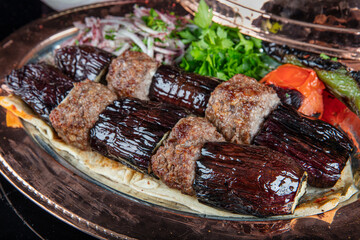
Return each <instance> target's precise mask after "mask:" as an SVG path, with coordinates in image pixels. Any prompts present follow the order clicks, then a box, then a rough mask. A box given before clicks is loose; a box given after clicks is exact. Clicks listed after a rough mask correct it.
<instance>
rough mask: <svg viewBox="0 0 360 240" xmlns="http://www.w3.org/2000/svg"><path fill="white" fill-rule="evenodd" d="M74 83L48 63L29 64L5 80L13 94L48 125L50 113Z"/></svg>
mask: <svg viewBox="0 0 360 240" xmlns="http://www.w3.org/2000/svg"><path fill="white" fill-rule="evenodd" d="M73 83H74V80H72V79H71V78H69V77H68V76H66V75H65V74H63V73H62V72H61V71H60V70H59V69H57V68H56V67H53V66H51V65H49V64H46V63H36V64H27V65H25V66H23V67H22V68H20V69H16V70H13V71H12V72H11V73H10V74H9V75H8V76H6V78H5V84H6V85H7V86H8V87H9V88H10V89H11V90H12V91H13V94H14V95H16V96H18V97H20V98H21V99H22V100H23V101H24V102H25V103H27V104H28V105H29V106H30V107H31V108H32V109H33V110H34V111H35V112H36V113H38V114H39V115H40V117H41V118H42V119H44V120H45V121H47V122H48V123H50V120H49V114H50V112H51V111H52V110H53V109H54V108H55V107H57V106H58V105H59V104H60V102H61V101H62V100H63V99H64V98H65V97H66V96H67V95H68V93H69V92H70V90H71V89H72V88H73V86H74V85H73Z"/></svg>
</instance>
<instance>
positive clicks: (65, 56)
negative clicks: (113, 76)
mask: <svg viewBox="0 0 360 240" xmlns="http://www.w3.org/2000/svg"><path fill="white" fill-rule="evenodd" d="M114 57H115V55H113V54H112V53H109V52H107V51H105V50H102V49H100V48H97V47H93V46H87V45H80V46H67V47H63V48H60V49H58V50H57V51H56V53H55V64H56V66H57V67H58V68H59V69H61V71H63V73H65V74H66V75H67V76H69V77H70V78H72V79H74V80H75V81H76V82H81V81H83V80H85V79H89V80H90V81H96V82H99V81H100V78H102V77H103V76H105V75H106V71H107V69H108V67H109V65H110V63H111V60H112V59H113V58H114Z"/></svg>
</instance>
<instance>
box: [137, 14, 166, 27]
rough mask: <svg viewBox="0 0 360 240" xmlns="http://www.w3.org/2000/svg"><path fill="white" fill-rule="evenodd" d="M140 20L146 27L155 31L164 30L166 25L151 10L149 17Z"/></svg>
mask: <svg viewBox="0 0 360 240" xmlns="http://www.w3.org/2000/svg"><path fill="white" fill-rule="evenodd" d="M141 19H142V20H143V21H144V22H145V24H146V26H148V27H149V28H151V29H153V30H155V31H165V30H166V27H167V24H166V23H165V22H164V21H163V20H161V19H160V17H159V14H157V12H156V11H155V10H154V9H153V8H151V9H150V11H149V16H143V17H142V18H141Z"/></svg>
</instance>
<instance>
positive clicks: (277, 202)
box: [193, 142, 307, 217]
mask: <svg viewBox="0 0 360 240" xmlns="http://www.w3.org/2000/svg"><path fill="white" fill-rule="evenodd" d="M306 179H307V174H306V172H304V170H303V169H301V167H300V166H298V165H297V164H296V163H295V162H294V161H293V160H292V159H291V158H289V157H287V156H286V155H284V154H281V153H279V152H276V151H273V150H271V149H269V148H266V147H260V146H251V145H237V144H234V143H227V142H222V143H205V144H204V146H203V148H202V149H201V157H200V159H199V160H197V161H196V173H195V181H194V184H193V187H194V189H195V191H196V196H197V198H198V200H199V201H200V202H203V203H205V204H208V205H211V206H214V207H218V208H222V209H226V210H229V211H231V212H235V213H243V214H252V215H255V216H259V217H264V216H272V215H284V214H291V213H293V211H294V209H295V206H296V204H297V201H298V199H299V198H300V197H301V196H302V194H303V193H304V192H305V187H306Z"/></svg>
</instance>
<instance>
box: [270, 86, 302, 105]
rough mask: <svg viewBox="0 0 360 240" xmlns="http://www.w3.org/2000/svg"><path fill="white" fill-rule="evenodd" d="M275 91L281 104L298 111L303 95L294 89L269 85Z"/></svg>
mask: <svg viewBox="0 0 360 240" xmlns="http://www.w3.org/2000/svg"><path fill="white" fill-rule="evenodd" d="M269 86H270V87H272V88H273V89H274V90H275V91H276V94H277V95H278V97H279V98H280V101H281V103H282V104H286V105H290V106H292V107H293V108H295V109H299V108H300V107H301V104H302V103H303V101H304V95H302V94H301V92H299V91H297V90H296V89H290V88H283V87H278V86H275V85H269Z"/></svg>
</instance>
